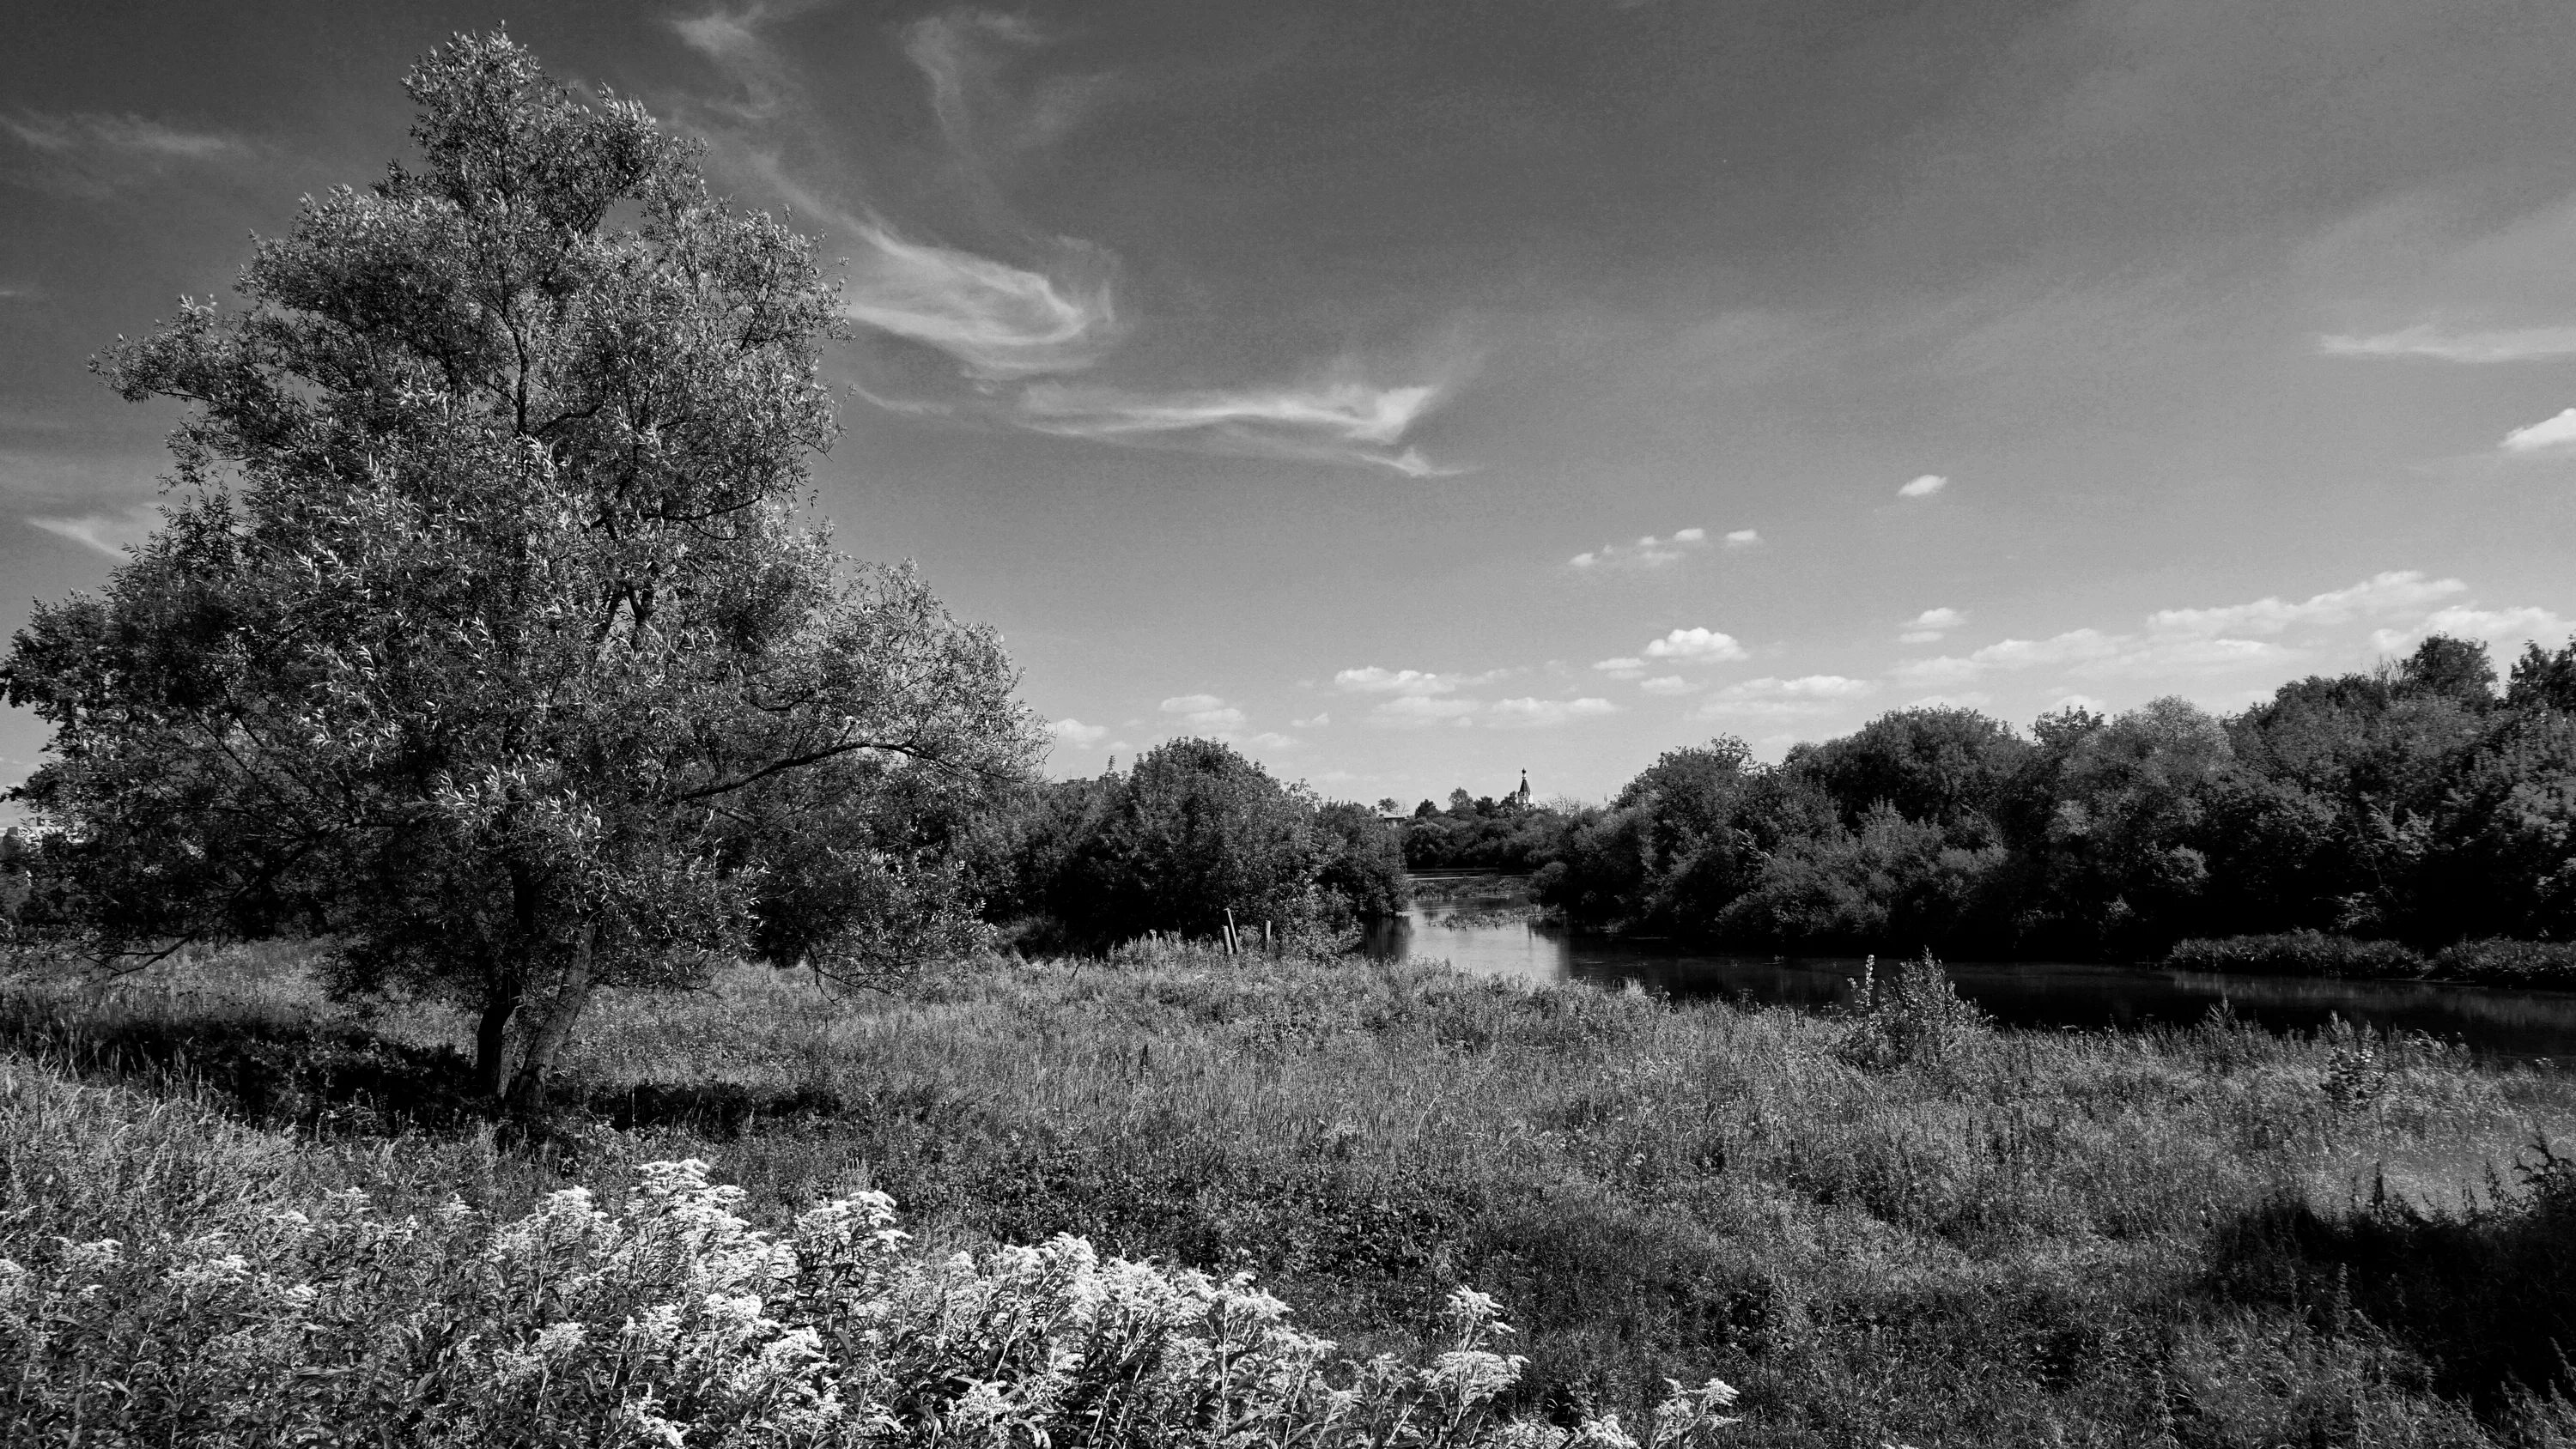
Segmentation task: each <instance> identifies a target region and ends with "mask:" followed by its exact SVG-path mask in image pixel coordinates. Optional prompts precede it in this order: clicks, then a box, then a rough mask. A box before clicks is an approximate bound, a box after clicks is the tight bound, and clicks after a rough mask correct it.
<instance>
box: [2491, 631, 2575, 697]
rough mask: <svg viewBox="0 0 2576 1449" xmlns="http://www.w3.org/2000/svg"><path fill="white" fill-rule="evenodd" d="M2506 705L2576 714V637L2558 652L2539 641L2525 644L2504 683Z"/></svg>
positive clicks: (2558, 649)
mask: <svg viewBox="0 0 2576 1449" xmlns="http://www.w3.org/2000/svg"><path fill="white" fill-rule="evenodd" d="M2504 697H2505V704H2506V705H2507V706H2509V707H2511V708H2514V709H2540V708H2547V709H2555V710H2562V711H2566V712H2568V713H2576V639H2570V640H2568V641H2567V642H2566V643H2565V644H2563V645H2561V646H2559V647H2558V648H2557V649H2556V650H2555V651H2552V650H2546V649H2543V648H2541V647H2540V646H2539V645H2538V644H2525V645H2523V646H2522V657H2521V658H2520V659H2517V660H2515V661H2514V663H2513V674H2512V676H2511V678H2510V679H2509V680H2508V682H2507V683H2506V685H2505V696H2504Z"/></svg>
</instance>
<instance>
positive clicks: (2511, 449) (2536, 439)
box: [2503, 408, 2576, 453]
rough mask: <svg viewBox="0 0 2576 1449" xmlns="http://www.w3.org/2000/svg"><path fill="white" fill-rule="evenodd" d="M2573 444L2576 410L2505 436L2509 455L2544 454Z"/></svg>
mask: <svg viewBox="0 0 2576 1449" xmlns="http://www.w3.org/2000/svg"><path fill="white" fill-rule="evenodd" d="M2571 443H2576V408H2568V409H2566V410H2565V411H2563V412H2561V413H2558V414H2557V415H2556V416H2553V417H2546V418H2542V419H2541V420H2540V421H2539V422H2536V423H2533V424H2532V425H2531V426H2529V427H2527V428H2516V429H2514V430H2513V431H2512V432H2509V433H2507V434H2505V435H2504V444H2503V447H2504V450H2505V451H2506V452H2508V453H2543V452H2555V451H2557V450H2558V449H2561V448H2565V447H2566V446H2568V445H2569V444H2571Z"/></svg>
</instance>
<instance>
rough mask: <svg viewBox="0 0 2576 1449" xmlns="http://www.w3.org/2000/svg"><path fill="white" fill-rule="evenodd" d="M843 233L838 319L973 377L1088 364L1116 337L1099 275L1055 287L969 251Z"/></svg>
mask: <svg viewBox="0 0 2576 1449" xmlns="http://www.w3.org/2000/svg"><path fill="white" fill-rule="evenodd" d="M843 227H844V229H845V230H846V231H847V232H848V233H849V234H850V236H851V237H852V239H854V240H855V241H857V242H858V244H859V245H860V247H861V248H862V250H861V252H860V254H859V255H857V256H855V257H853V258H851V259H850V270H849V279H850V280H849V288H848V291H847V292H846V293H845V294H844V297H843V300H842V303H841V312H842V315H844V316H846V317H848V318H849V319H850V320H851V321H853V322H856V323H858V324H859V325H860V326H862V327H873V328H875V329H876V330H878V331H880V332H887V333H892V334H893V335H895V336H897V337H903V338H908V339H910V340H912V341H914V342H919V343H922V344H924V345H926V346H930V347H935V348H937V349H939V350H940V351H942V352H945V353H947V354H948V355H949V356H951V357H953V358H955V359H957V361H958V362H960V363H961V364H963V365H964V366H965V368H966V370H967V372H969V373H970V374H972V375H974V376H976V377H981V378H987V379H1008V378H1020V377H1030V376H1034V375H1037V374H1041V373H1050V372H1068V371H1072V370H1075V369H1078V368H1083V367H1088V366H1090V365H1091V364H1092V363H1093V362H1095V361H1097V360H1098V359H1099V358H1100V356H1101V354H1102V353H1104V352H1106V351H1107V350H1108V349H1109V346H1110V345H1111V344H1112V343H1113V342H1115V341H1116V340H1117V338H1118V333H1119V327H1118V315H1117V311H1116V309H1115V308H1114V307H1113V305H1112V304H1111V301H1110V295H1109V286H1108V281H1107V278H1106V277H1105V275H1098V274H1095V275H1092V276H1088V277H1085V276H1073V277H1068V278H1065V279H1063V280H1061V281H1059V279H1057V278H1055V277H1051V276H1048V275H1047V274H1045V273H1043V272H1034V271H1029V270H1027V269H1025V268H1021V267H1015V266H1011V265H1009V264H1008V263H1005V262H997V261H994V260H992V259H991V258H989V257H980V256H977V255H975V254H973V253H972V252H964V251H958V250H956V249H954V248H950V247H943V246H936V245H933V244H930V243H927V242H916V241H908V240H906V239H904V238H903V237H900V236H897V235H896V234H895V233H894V231H893V230H892V229H891V228H889V227H886V226H884V225H881V224H878V223H873V222H858V221H851V220H849V219H847V218H843ZM1077 255H1080V253H1079V252H1077ZM1093 270H1095V272H1097V270H1098V267H1097V264H1095V267H1094V268H1093Z"/></svg>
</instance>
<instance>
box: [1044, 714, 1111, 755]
mask: <svg viewBox="0 0 2576 1449" xmlns="http://www.w3.org/2000/svg"><path fill="white" fill-rule="evenodd" d="M1047 733H1048V734H1050V735H1053V736H1054V737H1055V738H1056V740H1057V741H1058V742H1059V743H1062V744H1068V745H1075V746H1078V747H1080V748H1083V749H1089V748H1090V747H1092V746H1093V745H1096V744H1098V743H1100V742H1101V741H1102V740H1105V739H1107V738H1109V726H1107V725H1087V724H1084V723H1083V722H1082V721H1080V720H1078V719H1074V718H1071V717H1069V716H1068V717H1067V718H1064V719H1060V720H1057V721H1056V722H1055V723H1053V724H1051V725H1048V726H1047Z"/></svg>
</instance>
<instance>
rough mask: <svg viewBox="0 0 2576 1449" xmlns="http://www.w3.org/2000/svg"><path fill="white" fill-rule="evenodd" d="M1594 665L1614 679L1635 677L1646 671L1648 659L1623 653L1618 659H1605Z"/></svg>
mask: <svg viewBox="0 0 2576 1449" xmlns="http://www.w3.org/2000/svg"><path fill="white" fill-rule="evenodd" d="M1592 667H1593V668H1595V669H1598V670H1600V671H1601V672H1602V673H1604V674H1607V675H1609V676H1610V677H1611V678H1613V679H1635V678H1637V677H1638V676H1639V675H1642V674H1644V673H1645V672H1646V661H1645V660H1643V659H1632V658H1629V657H1627V656H1625V655H1622V656H1621V657H1619V658H1617V659H1604V660H1602V661H1600V662H1599V663H1597V664H1595V665H1593V666H1592Z"/></svg>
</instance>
